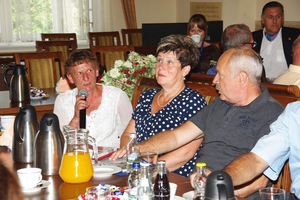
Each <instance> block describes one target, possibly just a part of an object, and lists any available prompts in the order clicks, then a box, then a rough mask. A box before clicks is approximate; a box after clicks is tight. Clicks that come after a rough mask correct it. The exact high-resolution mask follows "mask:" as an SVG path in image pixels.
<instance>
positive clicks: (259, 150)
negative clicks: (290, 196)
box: [251, 101, 300, 198]
mask: <svg viewBox="0 0 300 200" xmlns="http://www.w3.org/2000/svg"><path fill="white" fill-rule="evenodd" d="M270 129H271V132H270V133H269V134H268V135H266V136H264V137H262V138H261V139H260V140H259V141H258V142H257V143H256V145H255V147H254V148H253V149H252V151H251V152H253V153H255V154H256V155H258V156H260V157H261V158H262V159H264V160H265V161H266V162H267V163H268V164H269V167H268V168H267V169H266V170H265V171H264V174H265V175H266V176H267V177H269V178H270V179H272V180H276V179H277V178H278V176H279V174H280V171H281V169H282V167H283V165H284V164H285V161H286V160H287V159H289V167H290V172H291V179H292V186H291V193H294V194H295V195H296V196H297V197H298V198H300V102H298V101H297V102H294V103H290V104H288V105H287V106H286V108H285V110H284V112H283V113H282V114H281V115H280V116H279V117H278V119H277V120H276V121H275V122H274V123H273V124H271V127H270Z"/></svg>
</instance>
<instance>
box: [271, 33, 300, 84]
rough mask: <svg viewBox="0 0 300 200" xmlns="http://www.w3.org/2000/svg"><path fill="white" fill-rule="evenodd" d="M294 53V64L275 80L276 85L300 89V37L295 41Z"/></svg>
mask: <svg viewBox="0 0 300 200" xmlns="http://www.w3.org/2000/svg"><path fill="white" fill-rule="evenodd" d="M292 52H293V64H290V66H289V69H288V70H287V71H285V72H283V73H282V74H280V75H279V76H278V77H277V78H276V79H275V80H274V82H273V83H274V84H282V85H298V87H300V36H299V37H298V38H297V39H296V40H295V41H294V43H293V49H292Z"/></svg>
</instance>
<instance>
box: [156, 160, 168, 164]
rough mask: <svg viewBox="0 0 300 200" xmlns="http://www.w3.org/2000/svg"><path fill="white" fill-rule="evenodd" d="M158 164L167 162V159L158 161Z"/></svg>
mask: <svg viewBox="0 0 300 200" xmlns="http://www.w3.org/2000/svg"><path fill="white" fill-rule="evenodd" d="M157 164H166V161H165V160H160V161H158V162H157Z"/></svg>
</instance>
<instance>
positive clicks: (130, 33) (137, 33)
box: [121, 29, 142, 46]
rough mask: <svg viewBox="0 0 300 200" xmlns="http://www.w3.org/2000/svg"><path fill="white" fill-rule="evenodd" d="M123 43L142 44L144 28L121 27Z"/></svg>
mask: <svg viewBox="0 0 300 200" xmlns="http://www.w3.org/2000/svg"><path fill="white" fill-rule="evenodd" d="M121 34H122V40H123V45H133V46H142V29H121Z"/></svg>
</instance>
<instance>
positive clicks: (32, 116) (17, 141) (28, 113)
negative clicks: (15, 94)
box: [12, 104, 39, 163]
mask: <svg viewBox="0 0 300 200" xmlns="http://www.w3.org/2000/svg"><path fill="white" fill-rule="evenodd" d="M38 130H39V122H38V120H37V113H36V110H35V108H34V107H33V106H31V105H27V104H26V105H24V106H22V107H21V108H20V111H19V113H18V114H17V116H16V118H15V123H14V137H13V141H12V154H13V159H14V161H16V162H21V163H32V162H33V142H34V139H35V136H36V133H37V132H38Z"/></svg>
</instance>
